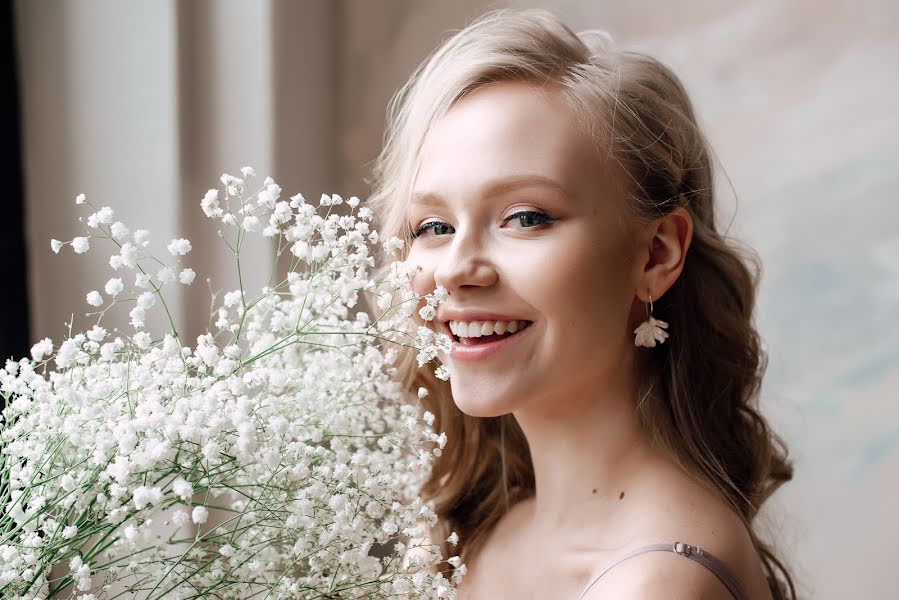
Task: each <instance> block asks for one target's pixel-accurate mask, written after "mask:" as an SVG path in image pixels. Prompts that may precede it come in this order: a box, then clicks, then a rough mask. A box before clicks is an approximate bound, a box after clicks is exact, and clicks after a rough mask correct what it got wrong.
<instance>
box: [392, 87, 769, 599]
mask: <svg viewBox="0 0 899 600" xmlns="http://www.w3.org/2000/svg"><path fill="white" fill-rule="evenodd" d="M612 173H614V171H613V170H612V169H611V168H610V166H609V165H608V164H607V163H606V162H605V159H604V158H603V157H601V156H598V155H597V153H596V152H595V151H594V149H593V146H592V145H591V144H590V143H589V141H588V140H586V139H584V138H583V137H582V136H581V135H580V134H579V133H578V131H577V129H576V128H575V126H574V121H573V117H572V115H571V113H570V112H569V110H568V108H567V107H566V106H565V104H564V103H563V102H562V100H561V96H560V95H559V93H558V91H556V90H554V89H553V88H551V87H548V88H543V89H540V88H537V87H534V86H532V85H529V84H527V83H523V82H500V83H492V84H489V85H487V86H483V87H481V88H479V89H477V90H476V91H474V92H473V93H471V94H470V95H468V96H466V97H465V98H463V99H462V100H461V101H460V102H459V103H458V104H456V105H455V106H454V107H453V108H452V109H451V110H450V111H449V112H448V113H447V114H446V115H444V116H443V117H442V118H441V119H440V120H439V121H438V122H437V123H436V124H435V126H434V127H433V128H432V129H431V131H430V132H429V133H428V135H427V137H426V139H425V142H424V145H423V147H422V156H421V165H420V168H419V170H418V172H417V174H416V177H415V181H414V184H413V188H412V189H413V199H412V201H411V203H410V206H409V210H408V219H409V226H410V227H411V228H412V230H413V231H415V230H416V229H418V228H419V227H420V226H421V225H423V224H427V223H435V222H436V223H438V225H431V226H429V227H427V228H425V229H424V230H423V231H422V232H421V233H420V235H419V236H418V237H416V238H415V240H414V241H413V242H412V244H411V247H410V251H409V255H408V262H410V263H412V264H413V265H416V266H418V267H420V270H419V272H418V273H417V275H416V276H415V278H414V280H413V286H414V287H415V289H416V291H417V292H419V293H422V294H424V293H428V292H430V291H432V290H433V289H434V287H435V286H436V285H442V286H444V287H445V288H446V289H447V290H448V291H449V293H450V296H449V299H448V300H447V302H446V303H445V305H442V306H441V307H440V308H438V319H439V318H440V316H441V314H442V312H441V311H442V310H444V309H446V308H448V307H452V308H456V309H470V310H481V311H489V312H496V313H500V314H503V315H509V316H510V317H517V318H518V319H526V320H529V321H533V324H532V325H531V326H530V328H532V329H533V330H532V331H530V332H529V334H530V335H529V337H528V339H527V341H526V342H525V340H524V339H522V340H519V341H518V342H517V343H515V344H513V345H510V346H509V347H508V348H506V349H504V350H503V351H502V352H500V353H498V354H496V355H494V356H493V357H491V358H489V359H487V360H484V361H481V362H477V363H471V362H460V361H455V362H454V361H453V360H452V358H450V357H449V356H442V357H441V359H442V361H443V363H444V364H445V365H446V366H447V368H448V370H449V372H450V383H451V386H452V394H453V399H454V401H455V403H456V405H457V406H458V408H459V409H460V410H462V411H463V412H465V413H467V414H470V415H473V416H481V417H488V416H498V415H503V414H507V413H512V414H513V415H514V417H515V419H516V420H517V421H518V423H519V425H520V426H521V428H522V430H523V431H524V433H525V435H526V436H527V439H528V443H529V446H530V450H531V455H532V458H533V464H534V473H535V479H536V490H537V491H536V496H535V497H534V498H531V499H529V500H526V501H523V502H521V503H519V504H517V505H515V506H514V507H513V508H512V510H510V511H509V513H508V514H507V515H506V516H505V517H504V518H503V519H502V520H501V521H500V523H499V524H498V525H497V526H496V527H495V529H494V531H493V532H492V533H491V536H490V538H489V539H488V541H487V543H486V545H485V546H484V548H483V550H482V552H481V553H480V554H479V555H478V556H477V557H475V559H474V560H473V561H470V562H469V563H468V565H467V566H468V568H469V573H468V575H467V576H466V577H465V579H464V580H463V583H462V584H461V586H460V588H459V597H460V598H495V599H502V598H572V599H574V598H576V597H577V595H578V593H579V592H580V591H581V590H582V589H583V587H584V586H585V584H586V583H587V582H588V581H589V580H590V579H592V577H591V575H592V574H593V573H595V571H596V570H597V569H598V568H599V567H600V566H601V565H603V564H605V563H607V562H608V561H609V560H611V559H612V557H614V556H617V555H620V554H621V553H623V552H626V551H627V550H628V549H631V548H634V547H637V546H640V545H643V544H649V543H657V542H663V541H664V542H667V541H674V540H682V541H685V542H687V543H690V544H695V545H700V546H701V547H703V548H704V549H706V550H708V551H709V552H712V553H714V554H715V555H716V556H718V557H719V558H721V559H722V560H724V561H725V562H726V563H727V564H728V566H730V568H731V569H732V570H734V571H735V572H736V574H737V576H738V577H739V578H740V580H741V581H742V582H743V585H744V586H745V587H747V588H748V589H749V590H750V593H751V597H753V598H767V597H768V595H767V592H766V591H765V588H764V587H763V586H764V580H763V578H761V577H762V576H761V570H760V565H759V562H758V558H757V556H756V555H755V552H754V549H753V548H752V544H751V541H750V540H749V538H748V535H747V533H746V531H745V528H743V526H742V524H741V523H740V521H739V519H738V517H737V516H736V515H735V514H734V513H733V512H732V511H731V510H730V509H729V508H727V507H726V506H725V505H724V504H723V503H721V502H720V501H719V500H717V498H716V497H714V496H713V495H712V494H711V493H709V492H708V491H707V490H705V489H703V488H702V487H701V486H699V485H698V484H696V483H695V482H694V481H693V480H692V479H691V478H690V477H688V476H687V475H686V474H685V473H683V472H682V471H681V470H680V469H679V468H678V467H677V466H676V465H675V464H674V463H673V462H672V461H671V460H669V459H668V458H667V457H666V456H664V455H662V454H661V453H660V452H658V451H656V450H655V449H653V448H652V446H651V444H650V441H649V439H648V438H647V436H646V434H645V433H644V432H643V431H642V430H641V428H640V427H639V424H638V422H637V420H636V416H635V414H634V402H635V396H636V375H635V372H634V366H633V363H634V353H635V352H636V351H638V349H636V348H635V347H634V334H633V330H634V329H635V328H636V327H637V325H639V324H640V323H641V322H642V321H643V320H645V318H646V306H647V304H646V303H647V302H648V301H649V295H650V294H651V295H652V298H653V300H656V299H658V298H661V297H662V296H663V295H664V294H665V292H666V291H667V290H668V289H669V288H670V287H671V285H672V284H673V283H674V282H675V281H676V279H677V277H678V276H679V275H680V273H681V271H682V269H683V265H684V258H685V256H686V253H687V250H688V248H689V244H690V240H691V237H692V228H693V224H692V219H691V217H690V214H689V213H688V212H687V211H685V210H684V209H676V210H674V211H672V212H671V213H670V214H668V215H666V216H665V217H662V218H659V219H656V220H654V221H652V222H650V223H648V224H639V225H638V224H637V223H635V222H633V220H632V219H631V218H630V217H629V216H628V215H627V213H626V212H625V210H624V209H625V204H624V194H623V193H622V192H621V190H620V187H619V186H620V183H619V181H618V180H617V179H616V178H615V177H614V176H613V175H612ZM521 176H525V177H533V176H538V177H542V178H546V179H549V180H552V181H554V182H556V184H557V187H554V186H550V185H546V184H538V183H530V184H523V185H518V186H514V187H512V186H506V187H505V188H504V189H502V190H498V189H497V188H496V187H495V184H496V182H497V181H505V182H507V183H508V182H509V181H510V178H515V177H521ZM559 188H560V189H559ZM520 211H537V212H539V213H545V214H547V215H549V216H550V217H551V219H549V220H547V219H546V218H544V217H539V216H534V215H530V216H529V215H518V216H515V217H513V218H512V219H508V217H509V216H510V215H513V214H515V213H517V212H520ZM679 326H681V324H679V323H673V324H671V327H670V328H669V331H670V332H671V335H682V333H680V332H679V329H678V328H679ZM680 331H683V330H680ZM639 350H641V351H651V349H639ZM666 554H667V553H665V554H663V553H659V552H654V553H647V554H642V555H639V556H637V557H634V558H632V559H629V560H628V561H626V562H624V563H622V564H621V565H618V566H617V567H616V568H615V569H613V570H612V571H610V572H609V573H608V574H606V575H605V576H604V577H603V578H602V579H601V580H600V583H598V584H597V585H596V586H594V587H593V589H591V591H590V594H589V595H588V596H586V598H601V597H606V598H608V597H615V598H628V597H633V598H637V597H647V594H649V593H654V590H655V591H661V590H662V589H664V593H665V594H666V597H668V598H671V597H675V598H681V597H682V598H729V597H730V596H729V594H728V593H727V591H726V589H725V588H724V587H723V586H722V585H721V584H720V583H719V582H718V581H717V579H716V578H715V577H714V575H712V574H711V573H710V572H708V571H707V570H706V569H705V568H703V567H702V566H701V565H699V564H694V563H693V561H684V560H682V557H680V556H677V555H674V554H670V556H666ZM652 586H658V587H657V588H653V587H652Z"/></svg>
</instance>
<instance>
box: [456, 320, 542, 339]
mask: <svg viewBox="0 0 899 600" xmlns="http://www.w3.org/2000/svg"><path fill="white" fill-rule="evenodd" d="M527 323H528V321H450V322H449V328H450V331H452V332H453V335H456V336H458V337H467V338H476V337H482V336H485V335H491V334H493V333H496V334H499V335H503V334H505V333H515V332H517V331H519V330H520V329H524V327H525V325H526V324H527Z"/></svg>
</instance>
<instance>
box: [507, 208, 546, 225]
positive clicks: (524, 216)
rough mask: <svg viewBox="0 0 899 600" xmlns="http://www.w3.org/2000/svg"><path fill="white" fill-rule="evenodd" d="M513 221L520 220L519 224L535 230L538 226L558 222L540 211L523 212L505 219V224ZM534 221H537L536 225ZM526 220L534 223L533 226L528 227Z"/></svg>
mask: <svg viewBox="0 0 899 600" xmlns="http://www.w3.org/2000/svg"><path fill="white" fill-rule="evenodd" d="M512 219H518V223H519V224H520V225H521V226H522V227H524V228H525V229H533V228H534V227H535V226H537V225H543V224H547V223H552V222H553V221H555V220H556V219H555V218H554V217H551V216H550V215H548V214H546V213H545V212H540V211H538V210H522V211H519V212H517V213H513V214H511V215H509V216H508V217H506V218H505V219H503V223H508V222H509V221H511V220H512ZM534 219H536V223H535V222H534ZM525 220H527V221H528V222H529V223H532V225H530V226H528V225H526V224H525Z"/></svg>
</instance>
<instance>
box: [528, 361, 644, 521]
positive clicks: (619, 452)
mask: <svg viewBox="0 0 899 600" xmlns="http://www.w3.org/2000/svg"><path fill="white" fill-rule="evenodd" d="M608 373H615V376H614V377H612V378H609V377H605V378H604V379H603V380H602V381H593V382H589V385H584V384H583V382H579V383H578V386H577V390H580V391H579V392H578V391H573V390H564V391H562V390H560V397H559V398H558V399H547V398H541V399H538V401H537V402H534V403H531V404H529V405H528V406H526V407H523V408H522V409H520V410H518V411H515V413H514V416H515V419H516V420H517V422H518V424H519V426H520V427H521V429H522V431H523V432H524V434H525V436H526V437H527V440H528V446H529V448H530V453H531V460H532V462H533V466H534V478H535V485H536V497H535V499H534V507H533V512H532V518H533V523H532V524H533V525H534V526H535V527H536V528H538V529H539V530H543V531H547V532H559V531H565V530H577V529H582V528H583V527H584V523H586V522H590V521H592V522H594V523H595V522H596V521H597V519H602V518H603V516H609V517H611V516H612V515H614V514H615V511H616V510H617V509H618V508H620V507H625V506H627V505H628V502H627V500H628V496H627V495H628V493H630V492H632V491H634V490H635V484H636V483H637V482H638V481H639V476H640V474H641V473H645V468H647V467H648V466H649V465H650V464H651V463H652V462H653V461H655V460H657V459H658V458H659V456H660V454H659V452H657V451H656V450H654V449H653V448H652V446H651V443H650V441H649V439H648V438H647V436H646V435H645V434H644V432H643V430H642V428H641V426H640V424H639V422H638V420H637V415H636V410H635V409H636V406H635V399H634V397H635V390H636V385H635V378H634V372H633V367H632V366H630V365H624V364H621V365H617V366H616V367H615V368H613V369H610V370H609V371H607V374H608ZM545 407H552V410H551V411H549V410H547V409H546V408H545Z"/></svg>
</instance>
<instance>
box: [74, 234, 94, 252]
mask: <svg viewBox="0 0 899 600" xmlns="http://www.w3.org/2000/svg"><path fill="white" fill-rule="evenodd" d="M90 247H91V245H90V242H89V241H88V239H87V238H86V237H76V238H75V239H73V240H72V249H73V250H75V252H76V253H77V254H84V253H85V252H87V251H88V250H90Z"/></svg>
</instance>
